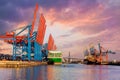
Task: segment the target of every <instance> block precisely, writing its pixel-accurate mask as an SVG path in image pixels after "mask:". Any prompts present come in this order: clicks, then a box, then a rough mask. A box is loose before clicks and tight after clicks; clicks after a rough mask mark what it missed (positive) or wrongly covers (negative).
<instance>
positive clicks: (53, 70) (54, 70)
mask: <svg viewBox="0 0 120 80" xmlns="http://www.w3.org/2000/svg"><path fill="white" fill-rule="evenodd" d="M119 74H120V68H119V67H118V66H103V65H101V66H100V65H97V66H95V65H81V64H77V65H75V64H69V65H66V66H63V65H62V66H52V65H48V66H45V65H43V66H36V67H29V68H0V80H120V76H119Z"/></svg>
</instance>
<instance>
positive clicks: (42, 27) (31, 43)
mask: <svg viewBox="0 0 120 80" xmlns="http://www.w3.org/2000/svg"><path fill="white" fill-rule="evenodd" d="M37 12H38V4H36V8H35V11H34V18H33V22H32V25H27V26H25V27H23V28H22V30H20V31H19V32H17V33H15V32H14V31H12V32H7V33H6V34H5V35H0V38H2V39H4V41H5V42H7V43H9V44H12V45H13V55H12V56H13V60H16V57H17V56H21V58H22V60H35V61H42V58H43V57H44V56H45V55H44V54H43V52H42V49H43V40H44V36H45V32H46V20H45V18H44V16H43V14H40V19H39V26H38V30H37V31H34V25H35V22H36V15H37ZM23 32H27V33H26V35H22V34H23ZM20 34H21V35H20ZM51 42H52V43H54V42H53V40H50V42H48V46H49V44H51ZM53 46H54V44H52V46H51V47H53ZM52 49H53V48H51V49H50V50H52ZM55 49H56V48H54V50H55ZM48 50H49V49H48V48H46V52H48ZM46 54H47V53H46Z"/></svg>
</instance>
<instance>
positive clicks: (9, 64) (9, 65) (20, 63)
mask: <svg viewBox="0 0 120 80" xmlns="http://www.w3.org/2000/svg"><path fill="white" fill-rule="evenodd" d="M46 64H47V63H46V62H36V61H0V67H2V68H21V67H32V66H39V65H46Z"/></svg>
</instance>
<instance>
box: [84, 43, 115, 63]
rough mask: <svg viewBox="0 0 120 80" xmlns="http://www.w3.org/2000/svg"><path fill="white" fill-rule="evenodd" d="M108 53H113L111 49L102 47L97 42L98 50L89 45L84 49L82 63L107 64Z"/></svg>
mask: <svg viewBox="0 0 120 80" xmlns="http://www.w3.org/2000/svg"><path fill="white" fill-rule="evenodd" d="M108 54H115V52H112V51H111V50H107V49H104V48H103V47H102V46H101V45H100V43H98V50H97V49H96V48H95V47H94V46H91V47H90V48H89V49H86V50H84V60H83V63H84V64H108Z"/></svg>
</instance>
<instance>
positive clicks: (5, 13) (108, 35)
mask: <svg viewBox="0 0 120 80" xmlns="http://www.w3.org/2000/svg"><path fill="white" fill-rule="evenodd" d="M36 3H38V4H39V12H38V13H37V21H36V26H35V30H37V27H38V22H39V14H40V13H43V15H44V16H45V19H46V25H47V30H46V36H45V40H44V42H47V41H48V36H49V34H50V33H52V35H53V37H54V40H55V44H56V45H57V49H58V50H60V51H62V52H63V55H64V56H68V53H69V52H70V53H71V56H72V57H79V58H83V55H84V54H83V51H84V50H85V49H86V48H89V47H90V46H91V45H94V46H95V47H96V48H97V44H98V43H99V42H100V43H101V45H102V46H103V47H104V48H105V49H109V50H112V51H115V52H116V54H115V55H112V54H111V55H110V58H111V57H112V58H113V57H114V58H117V59H119V56H120V45H119V41H120V36H119V34H120V0H0V34H2V33H4V32H7V31H11V30H14V29H16V28H19V27H23V26H26V25H28V24H31V23H32V20H33V13H34V9H35V5H36ZM2 45H4V47H3V46H2ZM6 46H9V47H6ZM10 47H11V45H9V44H7V43H4V42H3V40H1V41H0V51H3V52H4V53H5V52H9V53H10V52H11V53H12V51H11V50H10Z"/></svg>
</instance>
